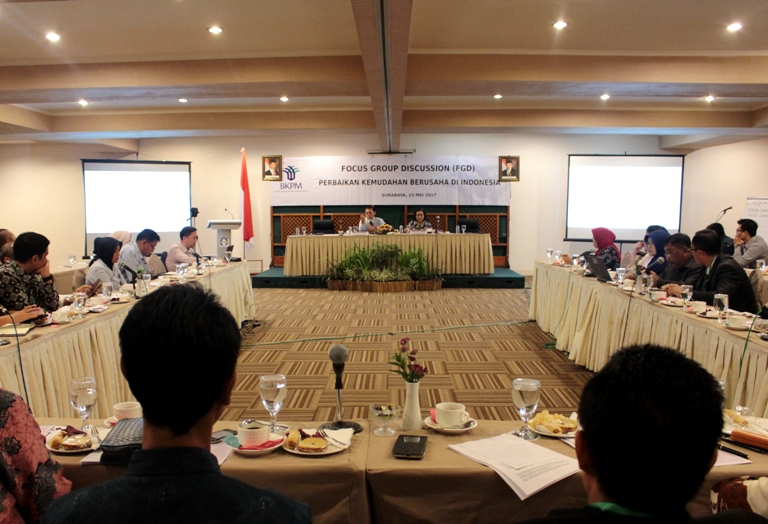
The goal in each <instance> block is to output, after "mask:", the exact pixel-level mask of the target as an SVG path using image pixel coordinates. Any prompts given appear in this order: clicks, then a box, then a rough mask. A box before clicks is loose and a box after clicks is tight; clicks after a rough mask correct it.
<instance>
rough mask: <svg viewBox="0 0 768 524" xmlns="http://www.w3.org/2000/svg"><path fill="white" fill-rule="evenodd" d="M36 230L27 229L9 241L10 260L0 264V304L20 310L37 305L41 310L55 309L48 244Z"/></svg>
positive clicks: (56, 298)
mask: <svg viewBox="0 0 768 524" xmlns="http://www.w3.org/2000/svg"><path fill="white" fill-rule="evenodd" d="M49 244H50V241H49V240H48V239H47V238H45V237H44V236H43V235H41V234H39V233H33V232H27V233H22V234H20V235H19V236H18V238H17V239H16V241H15V242H14V243H13V260H12V261H10V262H8V263H7V264H3V265H1V266H0V305H1V306H3V307H4V308H5V309H8V310H11V311H21V310H22V309H24V308H25V307H27V306H32V305H37V306H38V307H40V308H42V309H43V310H45V311H56V310H57V309H58V308H59V294H58V293H57V292H56V289H55V288H54V286H53V275H51V267H50V262H49V261H48V245H49Z"/></svg>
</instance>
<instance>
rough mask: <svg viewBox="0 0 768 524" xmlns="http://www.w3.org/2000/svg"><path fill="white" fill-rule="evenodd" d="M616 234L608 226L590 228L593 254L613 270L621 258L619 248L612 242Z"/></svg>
mask: <svg viewBox="0 0 768 524" xmlns="http://www.w3.org/2000/svg"><path fill="white" fill-rule="evenodd" d="M614 240H616V235H615V234H614V233H613V231H611V230H610V229H608V228H605V227H596V228H594V229H593V230H592V245H593V246H595V249H596V251H595V256H598V257H600V258H601V259H603V263H605V267H606V268H608V269H610V270H614V269H616V268H617V267H618V266H619V262H620V260H621V258H620V256H619V248H618V247H616V244H614V243H613V242H614Z"/></svg>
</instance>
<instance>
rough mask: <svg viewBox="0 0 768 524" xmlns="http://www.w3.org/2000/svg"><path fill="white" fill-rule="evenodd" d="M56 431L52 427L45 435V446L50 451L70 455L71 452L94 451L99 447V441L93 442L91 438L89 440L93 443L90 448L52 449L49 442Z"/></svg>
mask: <svg viewBox="0 0 768 524" xmlns="http://www.w3.org/2000/svg"><path fill="white" fill-rule="evenodd" d="M56 433H57V430H55V429H54V430H53V431H51V432H50V433H49V434H48V436H47V437H45V447H46V448H48V451H50V452H51V453H60V454H62V455H72V454H76V453H90V452H91V451H96V450H97V449H99V443H98V442H93V440H91V441H92V442H93V443H92V444H91V447H90V448H83V449H53V448H52V447H51V444H50V443H51V440H53V437H54V436H55V435H56Z"/></svg>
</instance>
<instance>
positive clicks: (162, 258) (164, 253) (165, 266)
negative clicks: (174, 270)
mask: <svg viewBox="0 0 768 524" xmlns="http://www.w3.org/2000/svg"><path fill="white" fill-rule="evenodd" d="M167 258H168V251H163V252H162V253H160V262H162V263H163V267H164V268H165V270H166V271H168V265H167V264H166V263H165V260H166V259H167Z"/></svg>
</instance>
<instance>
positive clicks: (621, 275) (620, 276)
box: [616, 267, 627, 286]
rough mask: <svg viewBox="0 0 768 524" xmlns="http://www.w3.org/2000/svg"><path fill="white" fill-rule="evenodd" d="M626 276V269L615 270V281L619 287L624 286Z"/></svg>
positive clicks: (618, 268)
mask: <svg viewBox="0 0 768 524" xmlns="http://www.w3.org/2000/svg"><path fill="white" fill-rule="evenodd" d="M625 276H627V268H625V267H617V268H616V281H617V282H618V283H619V285H620V286H623V285H624V277H625Z"/></svg>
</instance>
